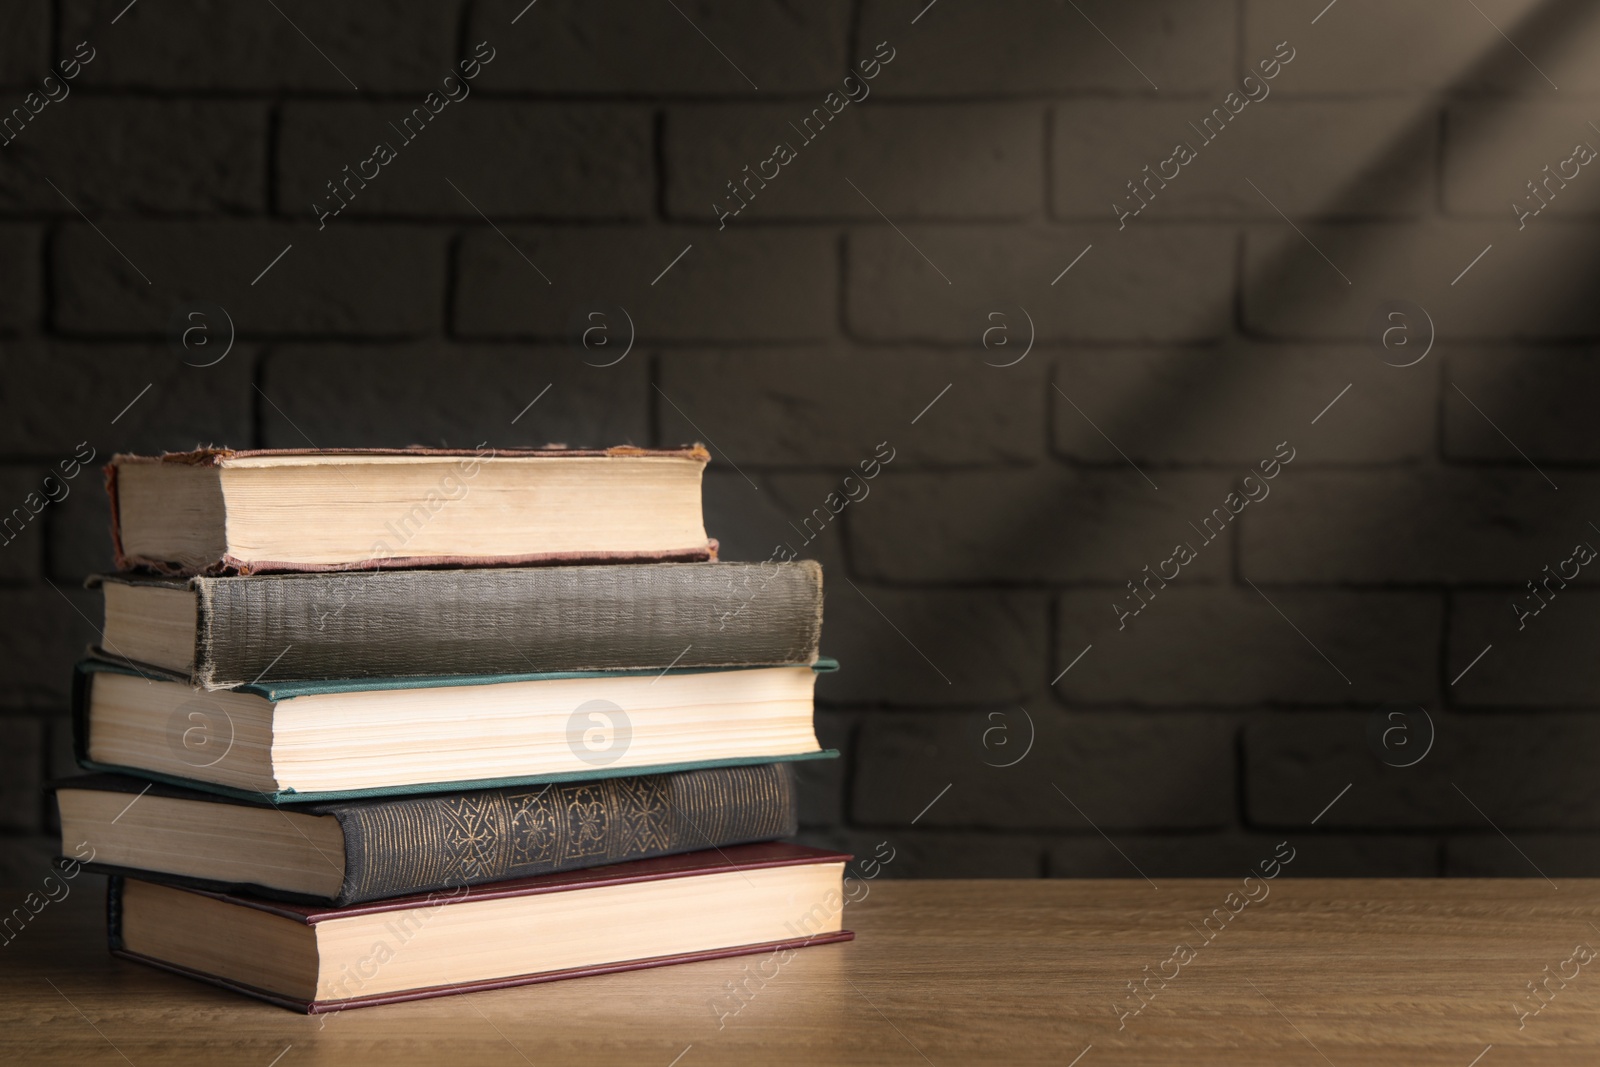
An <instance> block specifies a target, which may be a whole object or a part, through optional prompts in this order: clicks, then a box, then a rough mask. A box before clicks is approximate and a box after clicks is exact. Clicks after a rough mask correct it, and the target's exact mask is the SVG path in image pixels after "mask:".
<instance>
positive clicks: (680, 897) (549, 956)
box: [316, 863, 844, 999]
mask: <svg viewBox="0 0 1600 1067" xmlns="http://www.w3.org/2000/svg"><path fill="white" fill-rule="evenodd" d="M843 870H844V864H842V863H827V864H817V865H814V866H807V867H774V868H767V869H763V870H753V871H731V872H726V873H718V874H708V875H700V876H696V877H691V878H676V879H668V880H663V881H655V882H636V883H632V884H628V885H615V886H604V887H601V888H596V889H585V890H582V891H575V892H565V893H551V894H547V895H542V896H534V897H513V898H509V899H505V900H487V901H482V902H478V903H471V904H460V905H448V904H442V905H440V906H438V907H435V908H432V909H428V910H426V911H422V912H418V913H415V914H414V915H413V916H412V917H411V918H409V919H406V918H404V917H403V916H401V915H399V914H396V913H388V914H379V915H373V916H364V917H360V918H354V919H349V920H336V921H332V922H325V923H320V924H318V925H317V927H316V931H317V944H318V948H319V951H320V953H321V956H322V958H323V960H324V961H325V963H324V965H323V969H322V971H323V973H322V974H321V976H320V977H319V979H318V983H317V996H318V998H319V999H347V998H349V997H358V996H372V995H374V994H379V993H392V992H397V991H400V990H406V989H420V988H426V987H429V986H437V985H443V984H452V983H456V982H468V981H481V980H486V979H493V978H509V977H512V976H515V975H520V974H535V973H542V972H547V971H561V970H567V969H570V968H576V967H593V966H600V965H603V964H608V963H621V962H624V961H627V960H638V959H652V958H655V957H658V956H674V955H679V954H683V953H689V952H702V951H707V950H714V949H718V948H732V947H735V946H738V945H756V944H762V943H765V942H769V941H786V940H795V939H797V938H798V937H805V936H808V935H809V934H812V933H822V932H830V931H835V930H838V929H839V928H840V917H841V915H842V914H843V902H842V900H841V898H840V893H839V890H840V885H841V878H842V876H843ZM818 907H820V908H821V914H823V915H826V916H827V918H826V919H825V920H824V926H825V929H824V930H818V929H816V928H815V924H814V925H813V927H812V928H811V929H810V930H806V931H802V932H801V933H799V934H797V933H796V932H795V930H796V929H799V928H800V923H801V921H802V920H803V919H804V918H805V917H806V916H808V915H814V914H818V913H817V912H815V911H814V909H816V908H818ZM334 961H341V962H339V963H337V964H335V962H334Z"/></svg>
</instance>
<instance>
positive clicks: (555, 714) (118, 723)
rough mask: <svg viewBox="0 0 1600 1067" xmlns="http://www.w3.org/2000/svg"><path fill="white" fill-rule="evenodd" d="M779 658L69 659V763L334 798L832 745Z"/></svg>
mask: <svg viewBox="0 0 1600 1067" xmlns="http://www.w3.org/2000/svg"><path fill="white" fill-rule="evenodd" d="M837 666H838V665H837V664H835V663H834V662H833V661H832V660H826V659H823V660H818V661H817V662H816V663H814V664H797V665H790V666H782V667H747V668H709V669H708V668H700V669H694V670H685V669H682V668H671V669H668V670H649V671H599V672H568V673H560V674H500V675H464V676H430V677H425V678H395V679H377V678H368V679H360V680H342V681H320V682H270V683H269V682H257V683H255V684H252V685H246V686H240V687H238V688H236V689H223V690H216V691H206V690H199V689H192V688H190V687H189V686H188V685H187V684H186V683H184V682H180V681H172V680H169V679H164V678H161V677H158V676H153V675H151V674H149V673H148V672H141V671H139V670H138V669H136V668H132V667H127V666H123V665H119V664H112V663H105V662H101V661H98V660H86V661H84V662H83V663H80V664H79V665H78V671H77V675H76V677H75V679H74V684H73V716H74V718H73V730H74V740H75V742H76V744H77V747H78V759H79V762H80V764H82V765H83V766H84V767H85V768H87V769H89V770H109V771H124V772H131V773H134V774H137V775H139V776H141V777H145V778H153V779H156V780H158V781H168V782H174V783H176V784H179V785H193V786H195V787H197V788H200V789H208V790H212V791H217V792H223V793H228V794H230V795H235V796H256V797H261V798H270V799H273V800H302V801H310V800H333V799H342V798H346V797H353V796H382V795H389V794H393V793H396V792H407V793H414V792H442V791H460V790H465V789H475V788H487V787H492V786H505V785H528V784H544V783H546V782H552V781H575V780H582V779H590V778H609V777H616V776H619V775H625V774H645V773H661V772H665V771H674V770H688V769H692V768H696V767H706V766H736V765H748V764H755V763H774V762H780V761H784V760H793V759H806V758H820V757H826V756H832V755H836V753H833V752H824V751H823V750H822V748H821V746H820V745H818V744H817V736H816V733H815V732H814V730H813V727H812V689H813V688H814V685H815V672H817V671H827V670H833V669H835V668H836V667H837Z"/></svg>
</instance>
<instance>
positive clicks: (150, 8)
mask: <svg viewBox="0 0 1600 1067" xmlns="http://www.w3.org/2000/svg"><path fill="white" fill-rule="evenodd" d="M274 6H276V8H277V10H274ZM460 12H461V3H460V0H376V2H369V3H365V4H362V5H359V6H353V7H335V6H329V5H319V4H314V3H308V2H307V0H278V3H277V4H276V5H272V4H229V3H217V2H215V0H169V2H167V3H163V4H138V5H135V6H134V8H133V9H132V10H131V11H128V12H127V13H126V14H125V15H123V16H122V17H121V18H119V19H118V20H117V24H116V25H115V26H114V27H113V26H111V25H110V20H111V18H112V17H113V16H115V15H116V10H115V9H114V6H113V5H107V4H103V3H99V2H97V0H62V13H61V27H62V29H61V35H62V40H63V41H70V42H73V43H76V42H78V41H81V40H84V39H88V40H89V41H91V42H92V43H93V44H94V45H96V46H97V52H98V55H97V56H96V57H95V59H94V61H93V62H92V63H91V64H90V66H89V67H87V68H86V70H85V73H84V75H83V77H84V78H85V79H86V80H92V81H93V83H94V84H95V85H97V86H107V87H110V86H115V87H119V88H122V87H135V88H153V89H187V90H212V89H229V90H236V91H282V90H287V91H291V92H307V91H310V92H333V93H341V94H342V93H354V92H355V91H356V89H354V88H352V87H351V83H352V82H354V84H355V86H357V87H359V89H360V91H362V92H369V93H371V92H401V91H407V92H409V91H415V92H416V93H417V94H418V97H419V99H420V97H421V94H422V93H424V92H426V91H427V90H429V89H434V88H437V87H438V86H439V84H440V82H441V80H442V79H443V78H444V76H445V75H447V74H451V73H454V72H455V66H456V61H457V60H458V59H462V58H465V57H463V56H462V55H460V54H458V49H457V41H456V35H457V27H458V26H459V25H460V19H461V14H460ZM494 36H495V40H496V41H497V42H498V41H503V40H505V39H506V38H507V37H508V36H509V35H508V34H506V33H505V32H504V31H502V32H500V33H497V34H495V35H494ZM482 39H483V38H481V37H477V38H474V39H473V43H474V44H476V42H477V41H479V40H482ZM470 54H471V48H470V46H469V48H468V55H469V56H470ZM496 59H497V60H498V62H500V63H502V64H505V65H507V66H509V65H510V61H508V60H506V59H504V58H500V57H499V56H497V57H496ZM488 69H493V67H492V66H491V67H490V68H488ZM347 79H349V80H347Z"/></svg>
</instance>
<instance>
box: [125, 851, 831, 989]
mask: <svg viewBox="0 0 1600 1067" xmlns="http://www.w3.org/2000/svg"><path fill="white" fill-rule="evenodd" d="M850 859H851V857H850V855H849V854H848V853H843V852H830V851H826V850H823V849H816V848H809V847H807V846H804V845H792V844H786V843H783V842H767V843H763V844H754V845H736V846H733V847H731V848H725V849H711V850H706V851H703V852H691V853H685V854H682V855H677V856H663V857H658V858H655V859H647V860H637V861H634V862H630V863H616V864H611V865H609V866H605V867H593V868H590V869H588V870H579V871H565V872H561V873H558V874H548V875H541V876H538V877H535V878H520V879H515V880H512V881H506V882H496V883H491V884H488V885H478V886H470V887H467V886H463V887H460V888H459V889H458V890H447V891H441V892H433V893H427V894H417V895H413V896H405V897H396V898H394V899H392V900H381V901H373V902H371V903H366V904H356V905H352V906H350V907H344V908H326V907H320V906H316V905H308V904H294V903H286V902H283V901H277V900H265V899H262V898H259V897H252V896H245V895H242V894H234V893H219V892H212V891H208V890H203V889H193V888H181V887H176V886H151V885H150V884H149V883H144V882H138V881H136V880H133V879H127V878H122V877H115V878H112V879H111V880H110V884H109V887H108V891H107V899H106V910H107V923H108V934H109V940H110V949H111V953H112V954H113V955H115V956H120V957H122V958H124V959H130V960H135V961H138V962H140V963H145V964H149V965H151V966H154V967H159V968H161V969H163V970H167V971H172V972H174V973H176V974H181V975H185V976H187V977H190V978H196V979H199V980H200V981H203V982H208V983H210V984H212V985H217V986H221V987H223V988H225V989H231V990H234V991H235V992H239V993H244V994H246V995H248V996H252V997H257V998H259V999H261V1000H265V1001H268V1002H270V1003H273V1004H277V1005H280V1006H282V1007H286V1008H292V1009H294V1010H296V1011H301V1012H305V1013H307V1014H318V1013H321V1012H329V1011H341V1010H343V1009H345V1008H354V1007H368V1006H372V1005H377V1004H394V1003H398V1002H401V1001H408V1000H421V999H425V998H429V997H440V996H448V995H450V994H454V993H467V992H476V991H478V990H483V989H504V988H507V987H509V986H519V985H531V984H534V983H538V982H553V981H558V980H560V979H564V978H580V977H585V976H588V975H597V974H610V973H613V972H616V971H631V970H641V969H644V968H649V967H663V966H666V965H668V964H673V963H690V962H694V961H696V960H710V959H721V958H723V957H727V956H744V955H752V954H755V953H763V952H767V953H775V952H785V951H791V950H793V949H798V948H804V947H806V946H810V945H819V944H831V943H834V942H839V941H849V940H852V939H853V938H854V937H855V934H854V933H852V932H851V931H849V930H844V929H828V927H829V926H831V925H832V921H833V919H834V918H835V917H836V916H838V915H839V914H841V913H842V911H843V906H844V903H843V898H842V895H840V894H839V893H838V892H837V891H829V892H826V893H823V894H820V895H819V896H818V899H816V900H812V899H810V898H809V897H804V898H801V901H802V902H800V903H796V904H793V905H792V906H791V907H790V910H792V911H793V915H792V916H791V915H790V914H789V912H788V911H785V912H784V913H783V915H782V916H775V917H774V918H780V917H781V918H787V919H788V921H786V922H784V923H783V925H782V929H783V930H784V931H785V932H792V933H793V935H794V936H792V937H780V938H771V939H767V940H763V941H759V942H753V943H748V944H710V945H707V947H705V948H701V949H694V950H689V951H679V952H674V953H671V954H669V955H646V956H641V957H639V958H636V959H618V960H608V961H605V962H599V963H592V964H587V965H584V966H578V967H565V968H559V969H553V970H543V971H531V972H529V973H525V974H512V975H498V976H494V977H487V978H483V979H479V980H468V981H454V982H450V983H440V984H432V985H421V986H418V987H415V988H405V989H399V990H385V991H382V992H377V993H370V994H363V993H360V991H359V987H360V986H361V985H362V984H363V983H362V980H361V979H362V976H363V975H364V974H365V971H361V970H359V968H358V971H357V972H351V970H350V968H349V967H345V968H344V972H345V974H346V978H345V979H343V980H342V981H344V988H345V989H348V988H349V985H348V983H349V981H350V980H354V981H355V982H356V986H357V989H356V992H355V995H351V996H343V997H316V996H312V997H305V996H296V995H292V994H289V993H286V992H285V991H284V990H282V989H271V988H265V987H264V986H260V985H254V984H251V983H250V982H248V981H245V980H243V979H242V978H240V977H238V976H231V975H225V974H219V973H216V972H215V971H211V970H207V969H205V968H204V967H200V966H194V965H192V964H188V963H185V962H182V961H178V960H174V959H171V958H158V957H157V956H154V955H151V954H149V953H147V952H142V951H138V950H136V949H134V948H131V947H129V946H128V945H127V943H126V939H125V934H126V932H127V931H126V929H125V927H126V924H127V922H128V915H127V913H126V911H125V904H126V898H127V895H128V893H129V889H130V883H131V885H132V886H133V887H135V888H137V887H149V888H153V889H156V890H157V891H159V892H162V893H182V894H187V895H189V896H192V897H195V898H199V900H203V901H214V902H217V903H220V904H223V905H228V906H233V907H238V908H243V909H248V910H249V911H251V912H256V913H262V914H265V915H269V916H275V917H277V918H279V919H286V920H289V921H291V922H293V923H296V924H299V925H300V926H303V927H306V928H308V929H310V930H313V931H314V929H315V928H316V927H317V926H318V925H320V924H324V923H336V922H339V921H341V920H350V919H355V918H361V917H367V916H381V915H391V916H393V917H394V918H393V921H390V922H386V923H385V924H384V929H386V930H388V931H391V932H392V931H395V930H397V929H401V930H410V926H408V925H407V924H408V923H409V922H413V921H414V920H412V919H408V918H405V917H411V916H416V915H417V914H418V913H419V912H424V913H432V914H438V913H439V909H454V908H460V907H463V906H468V905H471V904H476V903H482V902H485V901H494V900H504V899H511V898H526V897H535V896H544V895H549V894H558V893H569V892H579V891H585V890H605V889H606V888H608V887H617V886H627V885H634V884H638V883H645V882H664V881H671V880H676V879H687V878H701V877H706V876H714V875H719V874H728V873H731V872H735V871H737V872H742V873H743V874H745V875H746V877H745V878H744V881H745V883H746V884H748V885H749V887H750V889H749V891H750V892H751V893H752V894H755V893H758V892H762V891H763V887H761V886H758V885H757V884H756V882H755V881H752V879H751V878H750V877H748V875H750V874H752V873H753V872H758V871H768V870H774V869H777V868H793V867H816V866H823V865H828V864H840V865H841V871H840V885H841V886H842V878H843V874H842V865H843V864H845V863H847V862H849V860H850ZM757 878H759V876H757ZM739 892H740V893H743V892H744V890H743V889H742V888H741V889H739ZM694 906H695V907H699V905H694ZM208 910H209V911H213V912H215V911H216V909H215V908H210V909H207V908H205V907H204V906H203V905H201V904H199V902H198V901H197V902H196V904H195V906H194V909H193V910H192V914H193V916H194V917H195V919H196V925H197V926H198V925H200V922H201V921H202V918H203V916H204V914H205V912H206V911H208ZM395 923H399V924H400V926H399V927H396V925H395ZM213 925H215V924H213ZM244 929H245V924H244V923H242V922H241V924H240V926H239V932H240V933H241V934H242V933H243V931H244ZM196 936H197V937H198V938H199V939H200V940H202V941H208V942H209V943H212V944H226V945H239V944H243V942H242V940H239V939H235V938H232V937H229V936H228V933H227V932H226V931H224V930H206V931H201V932H200V933H199V934H197V935H196ZM383 936H387V935H383ZM413 936H415V935H414V934H413ZM407 940H408V941H409V940H410V939H407ZM713 940H714V939H713ZM450 944H451V946H452V948H454V947H457V946H459V944H460V942H459V941H452V942H450ZM408 947H410V946H409V945H408V944H404V943H402V944H400V945H398V946H397V947H396V948H395V949H394V950H393V952H392V953H390V954H385V955H384V957H383V959H384V960H385V961H386V960H387V959H389V958H391V956H397V955H398V953H400V952H404V951H405V950H406V949H407V948H408ZM329 965H330V967H331V963H330V964H329ZM379 966H380V965H374V966H373V970H374V973H381V972H379V970H378V967H379ZM239 969H240V970H241V971H244V972H246V973H250V969H249V968H248V967H246V966H245V965H243V964H241V965H240V966H239ZM352 975H353V977H352Z"/></svg>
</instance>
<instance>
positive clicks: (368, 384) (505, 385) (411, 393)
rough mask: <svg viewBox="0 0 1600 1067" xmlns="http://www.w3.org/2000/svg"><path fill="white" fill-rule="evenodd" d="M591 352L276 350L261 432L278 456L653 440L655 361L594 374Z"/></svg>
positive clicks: (435, 347) (640, 358)
mask: <svg viewBox="0 0 1600 1067" xmlns="http://www.w3.org/2000/svg"><path fill="white" fill-rule="evenodd" d="M586 356H589V354H588V353H586V352H585V351H584V350H583V349H582V348H580V347H578V346H576V345H571V346H567V347H564V348H563V347H551V348H540V349H535V350H532V351H530V350H529V349H528V348H527V347H525V346H518V347H516V348H514V349H513V348H512V347H510V346H504V345H501V346H471V347H465V346H458V345H453V344H446V343H441V342H437V341H425V342H421V343H418V344H411V345H404V346H394V345H384V346H359V347H357V346H344V347H335V346H327V345H307V346H281V347H274V348H273V349H272V350H271V351H270V352H269V353H268V354H267V356H266V358H265V360H264V362H263V374H262V383H261V389H262V392H263V393H264V394H265V395H266V396H268V397H270V398H272V403H270V404H263V405H262V411H261V414H262V436H263V439H264V441H265V443H266V445H267V446H268V447H272V448H306V447H309V446H308V444H307V442H308V440H309V441H314V442H316V447H318V448H337V447H350V448H357V447H373V446H377V445H397V446H403V445H410V444H425V445H435V446H449V447H452V448H474V447H476V446H478V445H479V444H481V443H483V442H488V443H489V444H490V445H491V446H493V447H515V446H534V447H537V446H540V445H545V444H550V443H562V444H569V445H573V446H583V445H597V446H608V445H616V444H637V445H647V444H649V443H650V420H649V404H650V398H649V396H648V394H649V392H650V385H649V369H648V364H647V359H648V357H647V356H645V355H644V354H642V353H636V354H634V355H633V356H631V357H630V358H628V359H627V360H624V361H623V362H621V363H618V364H617V365H616V366H613V367H597V366H593V365H587V364H585V363H584V358H585V357H586ZM590 358H592V357H590ZM311 381H315V382H317V383H318V388H316V389H307V388H306V387H305V386H306V383H308V382H311ZM547 390H548V391H547ZM530 404H532V406H531V407H530V406H529V405H530ZM513 419H515V420H516V421H515V422H514V423H513V421H512V420H513Z"/></svg>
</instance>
